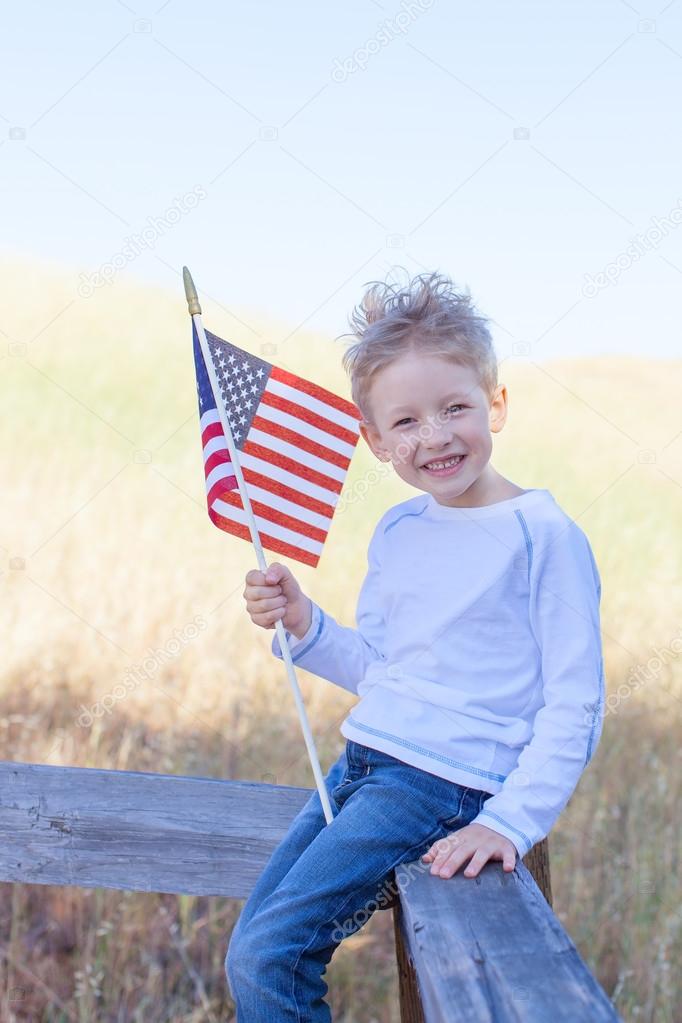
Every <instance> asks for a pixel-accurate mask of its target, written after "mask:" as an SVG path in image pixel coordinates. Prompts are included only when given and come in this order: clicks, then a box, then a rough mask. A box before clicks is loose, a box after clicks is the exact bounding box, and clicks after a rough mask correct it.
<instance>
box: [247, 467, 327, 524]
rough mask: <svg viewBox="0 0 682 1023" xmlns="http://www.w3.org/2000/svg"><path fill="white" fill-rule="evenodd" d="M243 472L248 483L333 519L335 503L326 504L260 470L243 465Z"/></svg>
mask: <svg viewBox="0 0 682 1023" xmlns="http://www.w3.org/2000/svg"><path fill="white" fill-rule="evenodd" d="M242 474H243V476H244V479H245V480H246V482H247V483H251V484H252V485H253V486H255V487H261V488H262V489H263V490H268V491H269V492H270V493H271V494H276V495H277V496H278V497H283V498H285V500H287V501H292V502H293V503H294V504H300V505H301V507H302V508H307V509H308V511H313V512H317V513H318V514H319V515H326V516H327V518H328V519H331V517H332V516H333V514H334V506H333V505H331V504H326V503H325V502H324V501H318V500H317V498H315V497H311V496H310V495H309V494H304V493H302V492H301V491H300V490H294V488H293V487H287V486H285V485H284V483H280V482H279V480H273V479H270V478H269V477H268V476H264V475H263V474H262V473H260V472H254V471H253V470H252V469H247V468H246V467H245V466H242Z"/></svg>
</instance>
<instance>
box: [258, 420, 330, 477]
mask: <svg viewBox="0 0 682 1023" xmlns="http://www.w3.org/2000/svg"><path fill="white" fill-rule="evenodd" d="M251 429H252V430H253V429H256V430H262V431H263V433H269V434H270V436H271V437H278V438H279V440H285V441H287V443H288V444H293V445H294V447H297V448H300V449H301V450H302V451H307V452H308V454H310V455H315V456H316V457H317V458H321V459H322V460H323V461H325V462H331V464H332V465H338V467H339V469H347V468H348V466H349V465H350V458H346V456H345V455H341V454H339V452H338V451H332V449H331V448H326V447H325V446H324V444H318V443H317V441H314V440H311V439H310V437H304V436H303V434H302V433H296V431H295V430H290V429H288V427H286V426H281V425H280V424H279V423H273V422H272V421H271V420H270V419H263V417H262V416H254V417H253V422H252V424H251ZM249 432H251V431H249Z"/></svg>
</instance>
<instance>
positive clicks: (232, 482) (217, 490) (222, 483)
mask: <svg viewBox="0 0 682 1023" xmlns="http://www.w3.org/2000/svg"><path fill="white" fill-rule="evenodd" d="M236 489H237V477H236V476H226V477H225V479H222V480H218V481H217V483H214V484H213V486H212V487H211V489H210V490H209V492H208V493H207V495H206V500H207V501H208V504H209V507H210V506H211V505H212V504H213V502H214V501H217V500H218V498H220V499H221V500H223V501H224V500H225V498H226V497H227V495H228V494H230V493H231V492H232V491H233V490H236Z"/></svg>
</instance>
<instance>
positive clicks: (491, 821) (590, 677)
mask: <svg viewBox="0 0 682 1023" xmlns="http://www.w3.org/2000/svg"><path fill="white" fill-rule="evenodd" d="M531 551H533V546H532V545H531ZM600 600H601V580H600V578H599V571H598V569H597V565H596V562H595V560H594V555H593V553H592V550H591V548H590V544H589V541H588V539H587V537H586V536H585V534H584V532H583V531H582V530H581V529H580V528H579V527H578V526H577V525H576V524H575V523H574V522H572V521H571V522H570V525H569V526H568V527H564V529H563V530H562V532H561V533H559V534H558V535H557V536H555V537H554V538H551V539H548V542H547V545H546V546H545V548H544V549H541V550H539V551H535V552H534V557H533V561H532V563H531V567H530V596H529V617H530V627H531V629H532V632H533V635H534V637H535V639H536V641H537V644H538V647H539V650H540V664H541V672H542V686H543V696H544V705H543V706H541V707H540V708H539V710H538V711H537V713H536V715H535V719H534V722H533V734H532V736H531V739H530V741H529V742H528V743H527V745H526V746H525V747H524V748H523V750H522V751H521V754H520V756H519V759H518V762H517V764H516V766H515V767H514V769H513V770H512V771H511V772H510V774H508V775H507V777H506V778H505V781H504V783H503V785H502V788H501V789H500V791H499V792H496V793H494V794H493V795H492V796H491V797H490V798H489V799H487V800H486V801H485V803H484V804H483V808H482V810H481V812H480V813H479V814H478V816H477V817H476V818H475V819H474V823H476V824H484V825H485V826H486V827H488V828H491V829H492V830H493V831H497V832H498V833H499V834H501V835H504V836H505V838H508V839H509V840H510V841H511V842H513V844H514V845H515V846H516V848H517V850H518V852H519V855H520V856H521V857H523V856H525V855H526V853H527V852H528V851H529V850H530V849H531V847H532V846H533V845H535V843H536V842H539V841H540V839H542V838H544V837H545V836H546V835H547V834H549V832H550V830H551V828H552V826H553V824H554V822H555V821H556V819H557V817H558V816H559V814H560V813H561V811H562V810H563V808H564V807H565V806H566V804H567V802H568V800H569V798H570V796H571V795H572V793H573V791H574V789H575V787H576V785H577V783H578V779H579V778H580V775H581V774H582V772H583V770H584V769H585V767H586V766H587V764H588V763H589V761H590V760H591V758H592V756H593V754H594V751H595V749H596V748H597V744H598V743H599V739H600V737H601V732H602V725H603V711H602V708H603V704H604V661H603V656H602V647H601V634H600V623H599V603H600Z"/></svg>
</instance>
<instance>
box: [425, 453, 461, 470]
mask: <svg viewBox="0 0 682 1023" xmlns="http://www.w3.org/2000/svg"><path fill="white" fill-rule="evenodd" d="M462 458H463V455H455V457H454V458H449V459H448V460H447V462H427V463H426V466H425V468H427V469H449V468H450V466H451V465H454V464H455V462H459V461H460V460H461V459H462Z"/></svg>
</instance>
